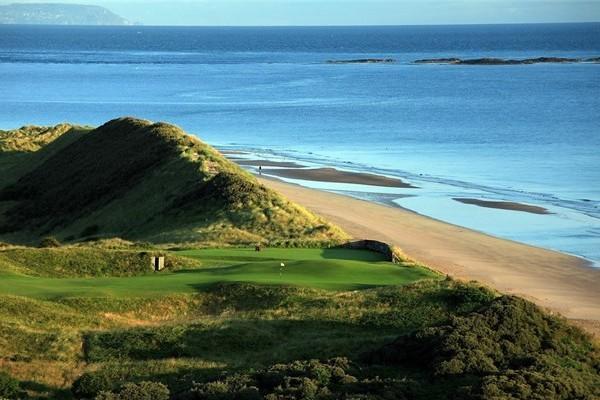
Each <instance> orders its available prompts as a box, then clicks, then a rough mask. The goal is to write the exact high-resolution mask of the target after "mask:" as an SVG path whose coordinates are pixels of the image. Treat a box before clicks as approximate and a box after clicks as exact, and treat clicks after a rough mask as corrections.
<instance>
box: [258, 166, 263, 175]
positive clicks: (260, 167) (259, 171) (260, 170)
mask: <svg viewBox="0 0 600 400" xmlns="http://www.w3.org/2000/svg"><path fill="white" fill-rule="evenodd" d="M258 174H259V175H262V165H259V166H258Z"/></svg>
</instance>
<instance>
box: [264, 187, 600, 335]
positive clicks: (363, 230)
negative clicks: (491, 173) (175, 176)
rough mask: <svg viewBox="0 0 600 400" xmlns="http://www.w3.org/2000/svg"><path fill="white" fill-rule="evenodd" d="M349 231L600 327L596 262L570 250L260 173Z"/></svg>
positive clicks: (599, 273)
mask: <svg viewBox="0 0 600 400" xmlns="http://www.w3.org/2000/svg"><path fill="white" fill-rule="evenodd" d="M260 179H261V182H262V183H263V184H265V185H266V186H268V187H271V188H273V189H275V190H278V191H279V192H281V193H282V194H284V195H285V196H287V197H288V198H289V199H290V200H293V201H296V202H298V203H300V204H302V205H304V206H305V207H307V208H309V209H310V210H312V211H314V212H315V213H317V214H320V215H322V216H323V217H325V218H327V219H329V220H330V221H332V222H334V223H336V224H337V225H339V226H340V227H342V228H343V229H344V230H346V232H348V233H349V234H351V235H352V236H354V237H355V238H357V239H358V238H369V239H378V240H382V241H386V242H389V243H393V244H396V245H398V246H399V247H401V248H402V249H403V250H404V251H405V253H407V254H408V255H409V256H410V257H413V258H415V259H417V260H419V261H421V262H423V263H425V264H427V265H429V266H431V267H433V268H435V269H437V270H439V271H441V272H443V273H446V274H449V275H451V276H454V277H456V278H460V279H468V280H477V281H479V282H482V283H485V284H488V285H490V286H492V287H494V288H496V289H498V290H500V291H502V292H505V293H511V294H518V295H520V296H523V297H526V298H529V299H530V300H533V301H535V302H536V303H538V304H539V305H542V306H544V307H548V308H550V309H551V310H554V311H558V312H560V313H561V314H563V315H564V316H566V317H568V318H571V319H578V320H583V321H579V323H580V324H582V325H584V326H585V327H586V328H587V329H589V330H590V331H595V333H600V329H598V328H599V325H598V321H600V268H599V269H595V268H592V267H590V266H589V265H588V263H587V262H586V261H584V260H582V259H579V258H577V257H572V256H568V255H565V254H562V253H558V252H554V251H549V250H544V249H540V248H537V247H533V246H528V245H525V244H521V243H517V242H513V241H509V240H504V239H498V238H495V237H492V236H489V235H486V234H483V233H480V232H476V231H473V230H470V229H467V228H463V227H459V226H456V225H451V224H447V223H444V222H440V221H437V220H434V219H431V218H428V217H424V216H421V215H418V214H415V213H413V212H410V211H407V210H404V209H401V208H399V207H391V206H390V207H388V206H384V205H379V204H375V203H370V202H366V201H362V200H357V199H353V198H350V197H346V196H342V195H338V194H333V193H328V192H323V191H318V190H314V189H308V188H304V187H301V186H298V185H292V184H289V183H284V182H281V181H279V180H276V179H274V178H273V179H271V178H260Z"/></svg>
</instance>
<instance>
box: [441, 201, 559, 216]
mask: <svg viewBox="0 0 600 400" xmlns="http://www.w3.org/2000/svg"><path fill="white" fill-rule="evenodd" d="M452 200H455V201H458V202H460V203H464V204H472V205H475V206H479V207H486V208H497V209H501V210H511V211H522V212H528V213H531V214H551V212H550V211H548V210H547V209H545V208H544V207H539V206H532V205H529V204H521V203H515V202H512V201H491V200H480V199H467V198H458V197H455V198H453V199H452Z"/></svg>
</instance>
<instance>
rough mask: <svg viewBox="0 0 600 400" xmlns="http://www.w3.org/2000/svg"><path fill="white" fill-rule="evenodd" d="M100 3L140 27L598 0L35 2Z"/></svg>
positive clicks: (347, 20)
mask: <svg viewBox="0 0 600 400" xmlns="http://www.w3.org/2000/svg"><path fill="white" fill-rule="evenodd" d="M12 2H38V3H41V2H45V3H80V4H96V5H100V6H104V7H107V8H109V9H110V10H112V11H114V12H115V13H117V14H119V15H121V16H122V17H125V18H127V19H128V20H130V21H134V22H139V23H142V24H144V25H423V24H490V23H540V22H598V21H600V0H362V1H359V0H171V1H166V0H34V1H6V0H0V4H4V3H12Z"/></svg>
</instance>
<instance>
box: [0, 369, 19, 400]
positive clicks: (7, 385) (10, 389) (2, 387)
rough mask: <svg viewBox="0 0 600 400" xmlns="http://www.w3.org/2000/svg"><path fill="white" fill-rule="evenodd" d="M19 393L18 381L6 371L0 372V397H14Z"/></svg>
mask: <svg viewBox="0 0 600 400" xmlns="http://www.w3.org/2000/svg"><path fill="white" fill-rule="evenodd" d="M19 393H20V387H19V381H17V380H16V379H14V378H13V377H11V376H10V375H8V374H7V373H6V372H0V399H16V398H18V396H19Z"/></svg>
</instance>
